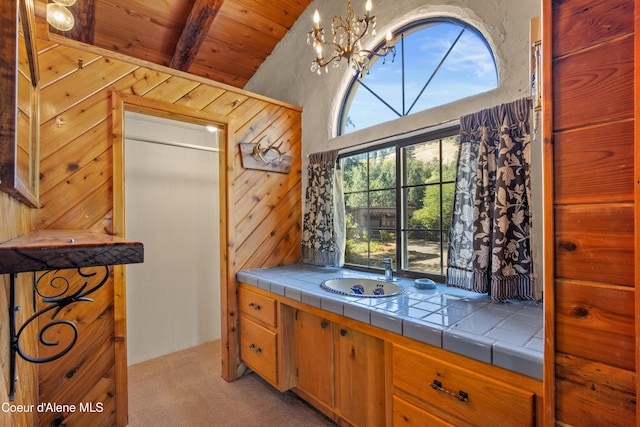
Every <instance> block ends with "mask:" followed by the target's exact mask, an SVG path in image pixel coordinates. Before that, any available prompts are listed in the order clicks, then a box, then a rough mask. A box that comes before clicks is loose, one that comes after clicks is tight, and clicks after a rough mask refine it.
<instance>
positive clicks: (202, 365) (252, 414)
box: [129, 341, 336, 427]
mask: <svg viewBox="0 0 640 427" xmlns="http://www.w3.org/2000/svg"><path fill="white" fill-rule="evenodd" d="M335 425H336V424H335V423H333V422H332V421H331V420H329V419H328V418H326V417H325V416H324V415H322V414H321V413H320V412H318V411H316V410H315V409H314V408H312V407H310V406H309V405H308V404H306V403H305V402H304V401H302V400H301V399H299V398H298V397H297V396H296V395H295V394H294V393H292V392H285V393H280V392H279V391H277V390H276V389H275V388H273V387H272V386H270V385H269V384H267V383H266V382H265V381H264V380H262V379H261V378H260V377H258V376H257V375H256V374H255V373H250V374H248V375H244V376H242V377H240V378H239V379H237V380H236V381H233V382H230V383H228V382H226V381H225V380H223V379H222V377H221V376H220V341H212V342H209V343H205V344H201V345H199V346H196V347H193V348H189V349H186V350H182V351H179V352H176V353H172V354H169V355H166V356H162V357H159V358H156V359H152V360H148V361H145V362H142V363H138V364H136V365H132V366H130V367H129V426H131V427H150V426H154V427H156V426H158V427H160V426H189V427H200V426H202V427H208V426H243V427H247V426H248V427H251V426H283V427H285V426H291V427H293V426H305V427H313V426H335Z"/></svg>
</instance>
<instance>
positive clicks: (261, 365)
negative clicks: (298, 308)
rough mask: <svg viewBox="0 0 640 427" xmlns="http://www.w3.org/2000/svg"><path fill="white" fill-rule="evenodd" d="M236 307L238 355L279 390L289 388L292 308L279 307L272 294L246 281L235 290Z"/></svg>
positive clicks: (291, 376) (290, 377) (290, 382)
mask: <svg viewBox="0 0 640 427" xmlns="http://www.w3.org/2000/svg"><path fill="white" fill-rule="evenodd" d="M238 307H239V310H240V320H239V328H240V359H241V360H242V361H243V362H244V363H245V364H246V365H247V366H248V367H249V368H251V369H253V370H254V371H255V372H256V373H257V374H258V375H260V376H261V377H262V378H264V379H265V380H267V381H268V382H270V383H271V384H272V385H273V386H275V387H276V388H277V389H278V390H280V391H284V390H288V389H289V388H291V387H292V384H293V375H292V372H291V371H292V367H291V363H292V361H293V357H292V355H291V354H290V349H291V348H292V344H291V341H292V340H291V339H290V338H288V335H289V334H290V333H291V332H290V330H291V328H292V325H291V324H290V319H291V316H292V315H293V310H291V309H288V308H284V309H282V308H281V306H280V305H279V304H278V301H277V300H276V299H275V298H273V297H271V296H268V295H266V293H265V292H260V291H255V292H254V291H253V290H252V289H251V287H250V286H247V285H241V286H240V288H239V290H238Z"/></svg>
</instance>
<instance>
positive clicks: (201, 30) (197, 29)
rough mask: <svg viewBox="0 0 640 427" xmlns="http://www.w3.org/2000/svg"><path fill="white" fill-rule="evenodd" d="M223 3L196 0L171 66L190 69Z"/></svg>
mask: <svg viewBox="0 0 640 427" xmlns="http://www.w3.org/2000/svg"><path fill="white" fill-rule="evenodd" d="M222 3H224V0H196V1H195V3H194V4H193V8H192V9H191V12H190V13H189V17H188V18H187V22H186V24H185V27H184V29H183V30H182V34H180V39H179V40H178V43H177V45H176V50H175V52H174V53H173V58H171V62H170V64H169V66H170V67H171V68H174V69H176V70H180V71H189V68H190V67H191V64H192V63H193V61H194V59H195V57H196V54H197V53H198V50H199V49H200V46H201V45H202V42H203V41H204V39H205V37H206V36H207V33H208V32H209V28H210V27H211V24H212V23H213V19H214V18H215V17H216V15H217V14H218V11H219V10H220V7H221V6H222Z"/></svg>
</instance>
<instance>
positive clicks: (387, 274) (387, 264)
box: [380, 258, 393, 281]
mask: <svg viewBox="0 0 640 427" xmlns="http://www.w3.org/2000/svg"><path fill="white" fill-rule="evenodd" d="M380 262H381V263H382V264H384V280H389V281H391V280H393V269H392V268H391V258H382V259H381V260H380Z"/></svg>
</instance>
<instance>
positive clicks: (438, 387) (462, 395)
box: [429, 380, 469, 402]
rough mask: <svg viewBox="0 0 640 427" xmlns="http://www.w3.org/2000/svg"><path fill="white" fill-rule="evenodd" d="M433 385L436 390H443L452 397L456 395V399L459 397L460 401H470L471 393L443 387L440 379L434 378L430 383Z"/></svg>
mask: <svg viewBox="0 0 640 427" xmlns="http://www.w3.org/2000/svg"><path fill="white" fill-rule="evenodd" d="M429 385H430V386H431V388H432V389H434V390H436V391H441V392H443V393H445V394H448V395H449V396H451V397H455V398H456V399H458V400H459V401H460V402H468V401H469V395H468V394H467V393H466V392H464V391H462V390H460V391H459V392H458V393H457V394H456V393H454V392H452V391H449V390H447V389H446V388H443V387H442V383H441V382H440V381H438V380H433V382H432V383H431V384H429Z"/></svg>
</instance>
